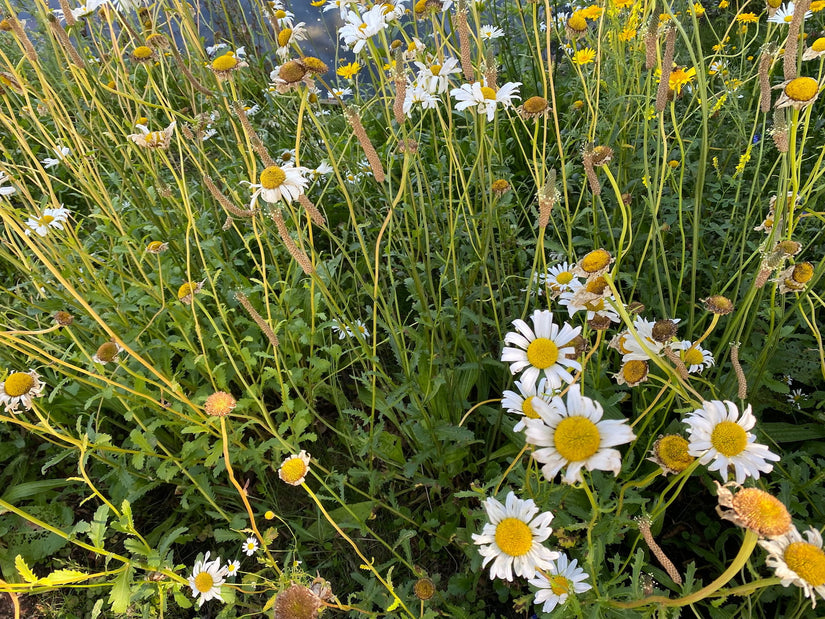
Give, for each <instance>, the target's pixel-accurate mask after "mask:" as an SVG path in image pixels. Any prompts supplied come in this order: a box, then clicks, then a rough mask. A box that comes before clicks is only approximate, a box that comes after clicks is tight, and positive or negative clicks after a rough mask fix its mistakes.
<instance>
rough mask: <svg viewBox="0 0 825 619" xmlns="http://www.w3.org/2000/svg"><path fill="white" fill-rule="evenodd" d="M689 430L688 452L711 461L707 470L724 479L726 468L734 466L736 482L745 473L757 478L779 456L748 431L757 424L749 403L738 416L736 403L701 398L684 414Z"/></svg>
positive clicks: (768, 470)
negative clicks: (707, 400) (693, 409)
mask: <svg viewBox="0 0 825 619" xmlns="http://www.w3.org/2000/svg"><path fill="white" fill-rule="evenodd" d="M684 422H685V423H686V424H687V425H688V434H690V447H689V448H688V453H689V454H690V455H691V456H696V457H698V458H699V462H700V463H702V464H706V465H708V464H709V465H710V466H708V470H710V471H719V474H720V475H721V476H722V480H723V481H727V476H728V468H729V467H731V466H732V467H733V468H734V476H735V479H736V483H739V484H741V483H742V482H743V481H745V479H746V478H747V477H753V478H754V479H759V474H760V472H761V473H770V472H771V471H772V470H773V464H769V463H768V460H772V461H774V462H778V461H779V459H780V458H779V456H777V455H776V454H775V453H772V452H771V451H770V450H769V449H768V448H767V447H766V446H765V445H762V444H760V443H756V442H755V441H756V436H755V435H754V434H753V433H751V432H749V430H751V429H752V428H753V427H754V425H756V417H754V416H753V413H752V412H751V407H750V405H748V406H747V408H745V410H743V411H742V414H741V416H740V414H739V410H738V409H737V408H736V404H734V403H733V402H729V401H727V400H726V401H724V402H720V401H719V400H711V401H710V402H703V403H702V408H699V409H696V410H695V411H693V413H691V414H690V415H688V416H687V417H685V419H684Z"/></svg>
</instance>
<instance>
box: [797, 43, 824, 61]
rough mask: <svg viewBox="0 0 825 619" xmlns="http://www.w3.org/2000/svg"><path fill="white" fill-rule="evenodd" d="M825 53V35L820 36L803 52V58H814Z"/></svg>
mask: <svg viewBox="0 0 825 619" xmlns="http://www.w3.org/2000/svg"><path fill="white" fill-rule="evenodd" d="M823 54H825V37H819V38H818V39H816V40H815V41H814V42H813V43H811V46H810V47H809V48H808V49H806V50H805V53H804V54H802V60H813V59H814V58H819V57H820V56H822V55H823Z"/></svg>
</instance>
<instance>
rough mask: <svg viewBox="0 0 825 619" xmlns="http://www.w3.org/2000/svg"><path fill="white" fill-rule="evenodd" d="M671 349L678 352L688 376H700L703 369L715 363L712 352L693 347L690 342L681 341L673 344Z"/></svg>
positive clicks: (696, 346)
mask: <svg viewBox="0 0 825 619" xmlns="http://www.w3.org/2000/svg"><path fill="white" fill-rule="evenodd" d="M673 348H674V349H676V350H679V351H680V352H679V356H680V357H681V359H682V362H683V363H684V364H685V367H686V368H687V371H688V373H689V374H701V373H702V371H703V370H704V369H706V368H709V367H710V366H712V365H713V364H714V363H715V361H714V360H713V353H712V352H710V351H709V350H707V349H705V348H702V347H701V346H698V345H694V344H693V342H691V341H690V340H683V341H682V342H680V343H679V344H674V345H673Z"/></svg>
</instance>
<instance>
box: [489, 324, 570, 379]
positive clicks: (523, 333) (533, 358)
mask: <svg viewBox="0 0 825 619" xmlns="http://www.w3.org/2000/svg"><path fill="white" fill-rule="evenodd" d="M531 320H532V322H533V329H531V328H530V327H529V326H528V325H527V323H526V322H524V321H523V320H521V319H516V320H514V321H513V326H515V328H516V331H517V332H516V331H510V332H509V333H507V335H505V336H504V342H505V343H506V344H513V346H514V347H510V346H505V347H504V350H503V351H502V352H501V360H502V361H503V362H505V363H509V364H510V372H511V373H513V374H518V373H519V372H521V371H522V370H524V373H523V374H522V375H521V382H522V384H529V383H534V384H535V383H536V382H537V381H538V379H539V376H540V375H541V373H542V372H544V375H545V376H546V377H547V383H548V384H549V385H550V387H551V388H552V389H558V388H559V387H561V384H562V381H564V382H567V383H572V382H573V376H572V375H571V374H570V372H568V369H569V368H572V369H574V370H581V369H582V367H581V364H579V362H578V361H576V360H574V359H570V358H569V357H568V355H570V354H571V353H573V352H574V349H573V348H572V347H571V346H569V343H570V341H571V340H572V339H573V338H574V337H576V336H577V335H578V334H579V333H581V327H575V328H573V327H571V326H570V325H569V324H567V323H564V325H562V327H561V328H559V326H558V325H556V324H555V323H553V313H552V312H550V311H548V310H536V311H534V312H533V316H532V317H531Z"/></svg>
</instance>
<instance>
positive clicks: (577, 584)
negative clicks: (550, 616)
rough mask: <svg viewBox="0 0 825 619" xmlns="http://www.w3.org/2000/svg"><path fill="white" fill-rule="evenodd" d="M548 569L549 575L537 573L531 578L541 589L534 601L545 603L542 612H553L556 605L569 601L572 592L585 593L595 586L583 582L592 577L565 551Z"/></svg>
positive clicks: (534, 584)
mask: <svg viewBox="0 0 825 619" xmlns="http://www.w3.org/2000/svg"><path fill="white" fill-rule="evenodd" d="M548 571H549V572H550V574H551V576H549V577H547V576H545V575H544V574H537V575H536V577H535V578H532V579H530V580H529V583H530V584H531V585H533V586H534V587H538V589H539V590H538V591H536V597H535V599H534V602H535V603H536V604H542V603H543V604H544V606H543V607H542V609H541V610H542V612H545V613H550V612H553V609H555V608H556V606H558V605H560V604H564V603H565V602H566V601H567V597H568V596H569V595H570V594H571V593H584V592H585V591H588V590H589V589H592V588H593V586H592V585H589V584H587V583H586V582H582V581H583V580H586V579H588V578H590V575H589V574H588V573H587V572H585V571H584V570H583V569H582V568H580V567H578V566H577V565H576V559H573V560H572V561H570V560H569V559H568V558H567V555H566V554H564V553H561V555H560V556H559V558H558V559H557V560H556V561H555V562H554V563H553V565H551V566H550V569H549V570H548Z"/></svg>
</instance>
